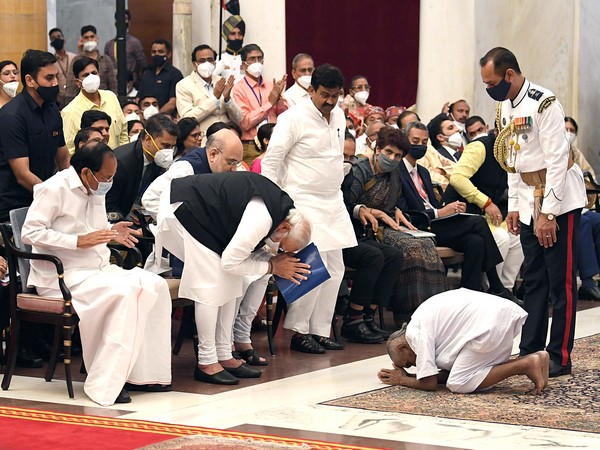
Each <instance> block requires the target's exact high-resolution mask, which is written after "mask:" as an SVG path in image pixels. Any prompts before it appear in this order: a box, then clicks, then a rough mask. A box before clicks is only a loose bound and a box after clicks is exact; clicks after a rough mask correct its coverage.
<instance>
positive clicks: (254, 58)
mask: <svg viewBox="0 0 600 450" xmlns="http://www.w3.org/2000/svg"><path fill="white" fill-rule="evenodd" d="M264 61H265V58H264V57H262V56H250V57H248V58H246V62H247V63H248V64H252V63H256V62H259V63H263V62H264Z"/></svg>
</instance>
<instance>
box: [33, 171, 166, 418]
mask: <svg viewBox="0 0 600 450" xmlns="http://www.w3.org/2000/svg"><path fill="white" fill-rule="evenodd" d="M110 228H111V227H110V224H109V223H108V221H107V219H106V208H105V205H104V196H103V195H89V194H88V191H87V189H86V187H85V186H84V184H83V183H82V181H81V179H80V177H79V176H78V174H77V172H76V171H75V169H74V168H73V167H70V168H68V169H65V170H63V171H61V172H58V173H57V174H56V175H54V176H53V177H52V178H50V179H48V180H47V181H45V182H44V183H41V184H39V185H37V186H36V188H35V191H34V199H33V203H32V205H31V207H30V208H29V212H28V214H27V218H26V220H25V223H24V225H23V230H22V239H23V242H25V243H26V244H31V245H32V246H33V251H34V253H49V254H53V255H56V256H57V257H59V258H60V259H61V261H62V263H63V265H64V269H65V283H66V285H67V287H68V288H69V289H70V291H71V294H72V296H73V300H72V302H73V307H74V309H75V311H76V313H77V315H78V316H79V319H80V322H79V327H80V332H81V341H82V346H83V358H84V361H85V365H86V367H87V370H88V375H87V378H86V381H85V384H84V391H85V393H86V394H87V395H88V396H89V397H90V398H91V399H92V400H93V401H95V402H96V403H99V404H100V405H103V406H109V405H112V404H113V403H114V402H115V399H116V398H117V396H118V395H119V392H120V391H121V389H122V388H123V386H124V384H125V383H126V382H129V383H131V384H136V385H145V384H160V385H168V384H170V383H171V354H170V353H171V352H170V350H171V349H170V344H171V320H170V313H171V299H170V295H169V289H168V286H167V283H166V281H165V280H164V279H162V278H160V277H159V276H157V275H154V274H152V273H149V272H146V271H144V270H142V269H139V268H134V269H132V270H124V269H121V268H119V267H117V266H115V265H111V264H110V263H109V258H110V251H109V249H108V248H107V247H106V245H96V246H93V247H90V248H78V247H77V242H78V237H79V236H83V235H86V234H88V233H90V232H93V231H97V230H109V229H110ZM28 283H29V285H32V286H35V287H36V289H37V292H38V293H39V294H40V295H44V296H56V297H60V296H61V294H60V291H59V289H58V283H57V280H56V270H55V269H54V266H52V265H51V264H49V263H48V262H46V261H32V262H31V274H30V276H29V280H28Z"/></svg>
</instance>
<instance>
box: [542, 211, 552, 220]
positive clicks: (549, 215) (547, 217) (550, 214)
mask: <svg viewBox="0 0 600 450" xmlns="http://www.w3.org/2000/svg"><path fill="white" fill-rule="evenodd" d="M544 215H545V216H546V219H548V220H554V214H552V213H548V214H544Z"/></svg>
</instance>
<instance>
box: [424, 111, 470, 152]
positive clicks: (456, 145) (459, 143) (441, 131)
mask: <svg viewBox="0 0 600 450" xmlns="http://www.w3.org/2000/svg"><path fill="white" fill-rule="evenodd" d="M427 129H428V131H429V139H431V145H433V147H434V148H435V149H436V150H437V151H438V152H439V153H440V154H441V155H442V156H444V157H445V158H448V159H449V160H450V161H452V162H456V161H458V160H459V158H460V154H461V151H462V149H463V138H462V134H461V131H460V129H459V128H458V127H457V126H456V125H455V124H454V122H453V121H452V120H450V119H449V118H448V116H447V115H446V114H438V115H437V116H435V117H434V118H433V119H431V121H430V122H429V123H428V124H427Z"/></svg>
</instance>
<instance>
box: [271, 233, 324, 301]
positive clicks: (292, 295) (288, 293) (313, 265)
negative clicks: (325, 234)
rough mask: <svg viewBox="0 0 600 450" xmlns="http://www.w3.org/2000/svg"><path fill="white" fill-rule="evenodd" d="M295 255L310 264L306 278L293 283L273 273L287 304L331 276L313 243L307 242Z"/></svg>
mask: <svg viewBox="0 0 600 450" xmlns="http://www.w3.org/2000/svg"><path fill="white" fill-rule="evenodd" d="M296 257H297V258H300V261H301V262H303V263H306V264H309V265H310V272H311V273H310V274H309V275H307V277H308V279H307V280H305V281H301V282H300V284H295V283H293V282H291V281H290V280H286V279H283V278H280V277H278V276H277V275H275V282H276V283H277V288H278V289H279V292H280V293H281V295H283V298H284V299H285V301H286V302H287V303H288V304H290V303H292V302H295V301H296V300H298V299H299V298H300V297H302V296H303V295H304V294H307V293H308V292H310V291H312V290H313V289H314V288H316V287H317V286H319V285H320V284H321V283H323V282H324V281H327V280H328V279H330V278H331V275H329V272H328V271H327V268H326V267H325V264H323V260H322V259H321V255H320V254H319V249H318V248H317V246H316V245H315V244H313V243H311V244H309V245H308V246H307V247H306V248H304V249H303V250H301V251H299V252H298V253H296Z"/></svg>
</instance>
